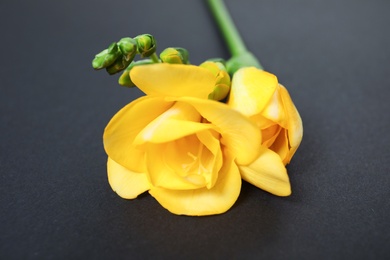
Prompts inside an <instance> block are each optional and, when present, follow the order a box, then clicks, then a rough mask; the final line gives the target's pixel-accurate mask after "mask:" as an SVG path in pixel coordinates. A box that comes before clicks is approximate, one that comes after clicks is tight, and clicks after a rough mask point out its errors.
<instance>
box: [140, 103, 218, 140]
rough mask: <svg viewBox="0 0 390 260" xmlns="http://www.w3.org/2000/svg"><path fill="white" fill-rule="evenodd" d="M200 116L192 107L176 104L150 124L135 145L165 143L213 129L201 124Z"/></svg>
mask: <svg viewBox="0 0 390 260" xmlns="http://www.w3.org/2000/svg"><path fill="white" fill-rule="evenodd" d="M200 121H201V116H200V114H199V113H198V112H197V111H196V110H195V109H194V108H193V107H192V106H190V105H188V104H186V103H183V102H176V103H175V104H174V105H173V106H172V107H171V108H170V109H168V110H167V111H166V112H164V113H163V114H161V115H160V116H158V117H157V118H156V119H155V120H153V121H152V122H150V123H149V124H148V125H147V126H146V127H145V128H144V129H143V130H142V131H141V132H140V133H139V134H138V136H137V137H136V139H135V141H134V144H135V145H138V144H142V143H145V142H152V143H164V142H169V141H172V140H176V139H179V138H181V137H184V136H188V135H191V134H194V133H196V132H199V131H203V130H207V129H211V128H213V126H212V125H210V124H202V123H200Z"/></svg>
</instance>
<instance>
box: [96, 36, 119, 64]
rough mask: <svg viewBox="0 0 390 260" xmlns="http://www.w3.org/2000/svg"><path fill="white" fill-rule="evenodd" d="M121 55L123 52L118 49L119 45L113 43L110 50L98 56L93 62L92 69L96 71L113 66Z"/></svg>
mask: <svg viewBox="0 0 390 260" xmlns="http://www.w3.org/2000/svg"><path fill="white" fill-rule="evenodd" d="M120 55H121V51H120V49H119V48H118V45H117V44H116V43H115V42H113V43H111V44H110V46H109V47H108V49H105V50H104V51H102V52H100V53H98V54H96V56H95V58H94V59H93V61H92V67H93V68H94V69H96V70H100V69H103V68H106V67H108V66H110V65H111V64H113V63H114V62H115V60H116V59H117V58H118V57H119V56H120Z"/></svg>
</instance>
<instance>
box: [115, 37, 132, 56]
mask: <svg viewBox="0 0 390 260" xmlns="http://www.w3.org/2000/svg"><path fill="white" fill-rule="evenodd" d="M118 47H119V49H120V50H121V52H122V55H123V56H124V58H125V59H126V60H130V61H132V60H133V59H134V57H135V55H136V54H137V41H136V40H134V39H133V38H130V37H127V38H122V39H120V40H119V42H118Z"/></svg>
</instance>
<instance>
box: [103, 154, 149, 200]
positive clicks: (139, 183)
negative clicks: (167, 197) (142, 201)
mask: <svg viewBox="0 0 390 260" xmlns="http://www.w3.org/2000/svg"><path fill="white" fill-rule="evenodd" d="M107 173H108V182H109V183H110V185H111V188H112V189H113V190H114V191H115V192H116V193H117V194H118V195H119V196H121V197H122V198H124V199H134V198H136V197H137V196H138V195H139V194H141V193H143V192H145V191H147V190H149V188H150V185H149V182H148V179H147V177H146V174H145V173H138V172H133V171H130V170H128V169H126V168H125V167H123V166H122V165H120V164H118V163H116V162H115V161H114V160H112V159H111V158H110V157H108V161H107Z"/></svg>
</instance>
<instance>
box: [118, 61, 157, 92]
mask: <svg viewBox="0 0 390 260" xmlns="http://www.w3.org/2000/svg"><path fill="white" fill-rule="evenodd" d="M148 64H153V61H152V60H139V61H134V62H132V63H130V65H129V66H128V67H127V68H126V69H125V71H123V73H122V75H121V76H120V77H119V80H118V83H119V85H122V86H125V87H135V84H134V83H133V81H131V78H130V70H131V69H132V68H134V67H135V66H141V65H148Z"/></svg>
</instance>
